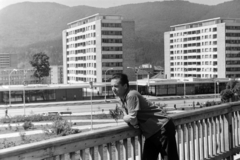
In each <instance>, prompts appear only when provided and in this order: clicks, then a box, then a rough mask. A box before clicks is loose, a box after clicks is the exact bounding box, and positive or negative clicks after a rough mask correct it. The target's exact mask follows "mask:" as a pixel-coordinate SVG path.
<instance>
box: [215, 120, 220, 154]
mask: <svg viewBox="0 0 240 160" xmlns="http://www.w3.org/2000/svg"><path fill="white" fill-rule="evenodd" d="M216 123H217V154H220V153H221V137H220V136H221V135H220V133H221V127H220V121H219V116H217V117H216Z"/></svg>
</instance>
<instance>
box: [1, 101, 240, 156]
mask: <svg viewBox="0 0 240 160" xmlns="http://www.w3.org/2000/svg"><path fill="white" fill-rule="evenodd" d="M172 119H173V120H174V123H175V125H176V131H177V132H176V140H177V146H178V152H179V157H180V160H207V159H212V160H218V159H228V160H233V156H234V155H235V154H238V153H239V152H240V103H239V102H234V103H228V104H223V105H218V106H211V107H208V108H202V109H198V110H193V111H187V112H184V113H180V114H176V115H173V116H172ZM143 142H144V138H143V137H142V135H141V133H140V131H139V130H135V129H133V128H130V127H129V126H127V125H118V126H115V127H108V128H105V129H99V130H94V131H90V132H83V133H80V134H76V135H70V136H66V137H60V138H55V139H51V140H46V141H41V142H36V143H31V144H26V145H21V146H16V147H11V148H7V149H2V150H0V159H1V160H18V159H21V160H29V159H31V160H42V159H44V160H50V159H56V160H58V159H59V160H76V159H78V160H79V159H80V160H86V159H89V160H95V159H97V160H112V159H114V160H128V159H132V160H135V159H139V160H141V156H139V155H142V149H143ZM159 159H160V158H159Z"/></svg>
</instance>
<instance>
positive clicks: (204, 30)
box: [164, 18, 240, 79]
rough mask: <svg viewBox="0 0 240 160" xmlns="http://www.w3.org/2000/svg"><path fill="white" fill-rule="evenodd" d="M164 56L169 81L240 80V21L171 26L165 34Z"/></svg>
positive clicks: (199, 22) (228, 20)
mask: <svg viewBox="0 0 240 160" xmlns="http://www.w3.org/2000/svg"><path fill="white" fill-rule="evenodd" d="M164 55H165V67H164V68H165V74H166V75H167V78H171V79H184V78H189V77H196V78H228V77H229V78H230V77H240V72H239V71H240V19H234V18H213V19H207V20H202V21H197V22H191V23H185V24H178V25H174V26H170V31H169V32H165V34H164Z"/></svg>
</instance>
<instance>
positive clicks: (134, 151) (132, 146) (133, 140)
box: [131, 137, 136, 160]
mask: <svg viewBox="0 0 240 160" xmlns="http://www.w3.org/2000/svg"><path fill="white" fill-rule="evenodd" d="M135 149H136V147H135V137H131V157H132V158H131V159H132V160H136V150H135Z"/></svg>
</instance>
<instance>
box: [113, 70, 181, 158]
mask: <svg viewBox="0 0 240 160" xmlns="http://www.w3.org/2000/svg"><path fill="white" fill-rule="evenodd" d="M111 85H112V91H113V93H114V95H115V96H117V97H119V98H120V102H121V105H122V110H123V112H124V117H123V120H124V121H125V122H126V123H128V124H129V125H130V126H133V127H134V128H140V130H141V131H142V134H143V135H144V137H145V139H146V140H145V143H144V149H143V160H157V159H158V155H159V153H161V156H162V159H164V160H178V159H179V158H178V153H177V147H176V140H175V126H174V124H173V122H172V120H170V119H169V118H168V117H167V116H166V115H165V114H164V112H163V111H162V110H161V109H160V108H159V107H157V106H155V105H153V104H152V103H151V102H150V101H148V100H146V99H145V98H144V97H143V96H142V95H141V94H140V93H138V92H137V91H135V90H129V81H128V77H127V75H126V74H123V73H116V74H114V75H113V76H112V79H111Z"/></svg>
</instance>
